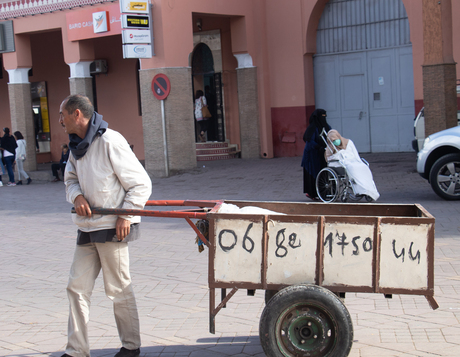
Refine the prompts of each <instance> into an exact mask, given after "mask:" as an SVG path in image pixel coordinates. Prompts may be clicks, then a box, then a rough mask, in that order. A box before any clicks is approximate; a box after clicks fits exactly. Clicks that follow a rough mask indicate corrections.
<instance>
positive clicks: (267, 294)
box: [265, 290, 279, 305]
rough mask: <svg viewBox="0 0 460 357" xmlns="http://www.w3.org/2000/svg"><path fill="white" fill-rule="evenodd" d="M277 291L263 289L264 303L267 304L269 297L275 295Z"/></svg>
mask: <svg viewBox="0 0 460 357" xmlns="http://www.w3.org/2000/svg"><path fill="white" fill-rule="evenodd" d="M278 291H279V290H265V305H267V304H268V302H269V301H270V300H271V298H272V297H273V296H275V295H276V293H277V292H278Z"/></svg>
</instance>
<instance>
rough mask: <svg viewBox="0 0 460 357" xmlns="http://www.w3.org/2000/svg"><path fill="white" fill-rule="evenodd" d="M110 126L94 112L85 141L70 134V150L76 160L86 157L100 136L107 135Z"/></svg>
mask: <svg viewBox="0 0 460 357" xmlns="http://www.w3.org/2000/svg"><path fill="white" fill-rule="evenodd" d="M108 127H109V124H108V123H107V122H106V121H104V120H102V115H100V114H99V113H96V112H94V113H93V116H92V117H91V120H90V121H89V125H88V130H87V131H86V136H85V138H84V139H82V138H80V137H79V136H78V135H77V134H69V140H70V143H69V148H70V151H71V152H72V155H73V156H74V157H75V159H77V160H78V159H81V158H82V157H83V156H85V154H86V152H87V151H88V149H89V147H90V145H91V144H92V143H93V141H94V139H96V137H98V136H102V134H104V133H105V131H106V130H107V128H108Z"/></svg>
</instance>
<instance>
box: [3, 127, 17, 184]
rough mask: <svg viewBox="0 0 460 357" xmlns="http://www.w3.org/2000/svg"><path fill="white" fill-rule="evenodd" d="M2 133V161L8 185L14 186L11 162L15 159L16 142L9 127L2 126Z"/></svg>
mask: <svg viewBox="0 0 460 357" xmlns="http://www.w3.org/2000/svg"><path fill="white" fill-rule="evenodd" d="M3 133H4V134H3V137H2V142H1V144H0V149H1V150H2V154H3V161H4V163H5V166H6V171H8V178H9V180H10V181H9V182H8V186H16V183H15V182H14V171H13V164H14V161H15V159H16V148H17V147H18V144H16V140H15V139H14V137H13V136H12V135H11V134H10V128H3Z"/></svg>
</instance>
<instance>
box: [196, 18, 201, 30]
mask: <svg viewBox="0 0 460 357" xmlns="http://www.w3.org/2000/svg"><path fill="white" fill-rule="evenodd" d="M196 27H198V31H201V19H198V20H196Z"/></svg>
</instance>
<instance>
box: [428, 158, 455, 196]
mask: <svg viewBox="0 0 460 357" xmlns="http://www.w3.org/2000/svg"><path fill="white" fill-rule="evenodd" d="M430 183H431V187H432V188H433V191H434V192H435V193H436V194H437V195H438V196H439V197H442V198H444V199H445V200H460V154H448V155H444V156H442V157H440V158H439V159H438V160H437V161H436V162H435V163H434V165H433V167H432V168H431V171H430Z"/></svg>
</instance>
